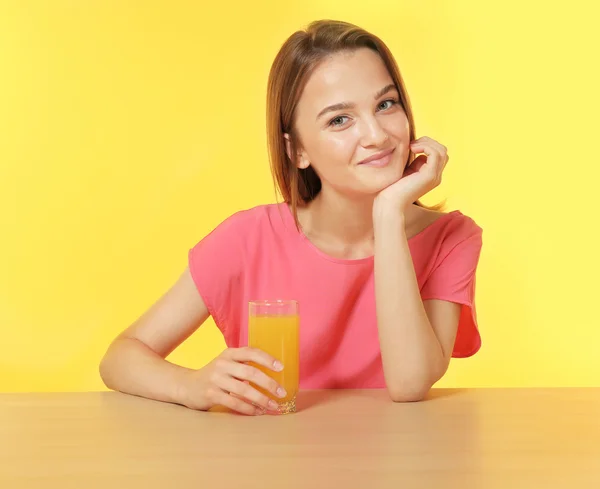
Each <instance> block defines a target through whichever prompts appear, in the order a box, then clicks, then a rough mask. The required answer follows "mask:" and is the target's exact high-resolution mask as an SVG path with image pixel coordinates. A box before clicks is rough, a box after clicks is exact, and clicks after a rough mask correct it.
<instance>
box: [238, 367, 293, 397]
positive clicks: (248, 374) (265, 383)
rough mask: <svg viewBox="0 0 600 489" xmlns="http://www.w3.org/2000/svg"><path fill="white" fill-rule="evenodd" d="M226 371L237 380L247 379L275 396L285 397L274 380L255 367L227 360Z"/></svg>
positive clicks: (284, 393) (282, 390)
mask: <svg viewBox="0 0 600 489" xmlns="http://www.w3.org/2000/svg"><path fill="white" fill-rule="evenodd" d="M226 371H227V372H226V373H228V374H229V375H231V376H232V377H235V378H236V379H239V380H248V381H250V382H252V383H253V384H255V385H257V386H259V387H262V388H263V389H264V390H266V391H267V392H270V393H271V394H273V395H274V396H275V397H285V396H286V392H285V390H284V388H283V387H281V386H280V385H279V384H278V383H277V382H276V381H275V380H273V379H272V378H271V377H269V376H268V375H267V374H265V373H264V372H261V371H260V370H259V369H257V368H256V367H253V366H251V365H246V364H244V363H237V362H229V363H228V364H227V367H226Z"/></svg>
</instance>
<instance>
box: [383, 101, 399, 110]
mask: <svg viewBox="0 0 600 489" xmlns="http://www.w3.org/2000/svg"><path fill="white" fill-rule="evenodd" d="M388 102H389V104H390V105H389V106H388V107H387V109H389V108H391V107H392V106H394V105H396V104H397V103H398V101H397V100H394V99H389V100H384V101H383V102H381V103H380V104H379V107H381V106H382V105H384V104H387V103H388ZM382 110H386V108H385V107H384V108H383V109H382Z"/></svg>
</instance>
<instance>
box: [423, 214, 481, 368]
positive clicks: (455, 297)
mask: <svg viewBox="0 0 600 489" xmlns="http://www.w3.org/2000/svg"><path fill="white" fill-rule="evenodd" d="M454 234H455V235H454V236H451V237H450V238H449V239H448V241H447V243H445V246H444V245H443V246H442V247H441V248H442V250H443V251H442V253H441V256H440V259H439V260H438V263H437V264H436V266H435V267H434V269H433V270H432V272H431V274H430V276H429V277H428V278H427V280H426V281H425V283H424V285H423V287H422V289H421V298H422V300H427V299H440V300H445V301H449V302H455V303H457V304H461V305H462V308H461V313H460V319H459V324H458V331H457V335H456V341H455V343H454V350H453V352H452V356H453V357H469V356H472V355H474V354H475V353H477V351H478V350H479V348H480V347H481V336H480V334H479V327H478V324H477V312H476V307H475V282H476V272H477V265H478V263H479V257H480V254H481V248H482V243H483V241H482V234H483V232H482V229H481V228H480V227H479V226H477V224H475V222H474V221H472V220H471V219H468V218H467V220H466V222H465V223H463V224H462V225H461V226H460V227H459V229H457V230H456V232H455V233H454Z"/></svg>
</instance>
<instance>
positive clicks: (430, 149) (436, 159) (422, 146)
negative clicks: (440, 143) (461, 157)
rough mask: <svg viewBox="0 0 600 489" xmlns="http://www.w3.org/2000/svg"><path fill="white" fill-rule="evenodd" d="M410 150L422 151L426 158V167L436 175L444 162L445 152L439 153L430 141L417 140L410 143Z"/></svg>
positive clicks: (414, 151)
mask: <svg viewBox="0 0 600 489" xmlns="http://www.w3.org/2000/svg"><path fill="white" fill-rule="evenodd" d="M411 150H412V151H413V153H424V154H425V155H426V158H427V168H428V169H431V172H432V173H434V174H435V175H438V174H439V173H440V172H441V171H442V170H443V168H444V165H445V164H446V156H445V154H442V153H440V151H439V148H438V147H437V145H434V144H432V143H430V142H419V143H414V144H411Z"/></svg>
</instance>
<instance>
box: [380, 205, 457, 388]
mask: <svg viewBox="0 0 600 489" xmlns="http://www.w3.org/2000/svg"><path fill="white" fill-rule="evenodd" d="M374 230H375V301H376V309H377V325H378V329H379V340H380V347H381V356H382V361H383V369H384V374H385V380H386V384H387V387H388V391H389V393H390V395H391V397H392V398H393V399H394V400H418V399H421V398H422V397H423V396H424V395H425V394H426V393H427V392H428V391H429V389H430V388H431V386H432V385H433V384H434V383H435V382H436V381H437V380H438V379H439V378H440V377H441V376H442V375H443V373H444V371H445V369H446V361H445V359H444V353H443V350H442V347H441V345H440V342H439V341H438V339H437V337H436V335H435V332H434V330H433V328H432V327H431V324H430V322H429V319H428V317H427V313H426V312H425V308H424V306H423V301H422V300H421V295H420V292H419V287H418V282H417V278H416V274H415V271H414V266H413V262H412V257H411V254H410V249H409V246H408V240H407V237H406V233H405V229H404V217H403V215H402V214H401V213H399V212H398V211H396V210H387V209H382V210H377V211H376V212H375V213H374Z"/></svg>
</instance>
